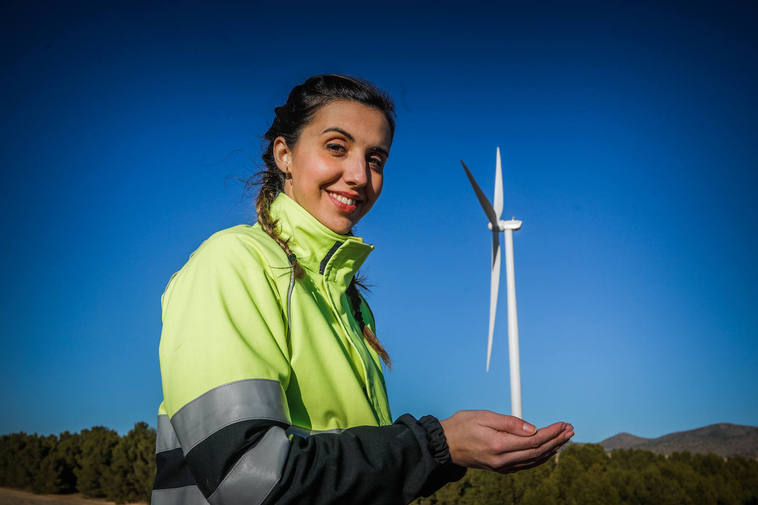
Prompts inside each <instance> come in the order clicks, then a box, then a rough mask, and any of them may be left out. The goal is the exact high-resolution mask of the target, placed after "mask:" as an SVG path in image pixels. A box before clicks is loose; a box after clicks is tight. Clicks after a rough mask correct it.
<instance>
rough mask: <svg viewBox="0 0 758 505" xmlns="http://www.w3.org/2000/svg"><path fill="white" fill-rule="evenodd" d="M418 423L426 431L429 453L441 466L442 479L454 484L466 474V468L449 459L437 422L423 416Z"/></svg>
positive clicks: (448, 451) (445, 441) (434, 418)
mask: <svg viewBox="0 0 758 505" xmlns="http://www.w3.org/2000/svg"><path fill="white" fill-rule="evenodd" d="M418 422H419V424H420V425H421V426H422V427H423V428H424V430H425V431H426V438H427V441H428V442H429V446H428V447H429V453H430V454H431V456H432V458H433V459H434V460H435V461H436V462H437V463H439V464H440V465H441V466H442V468H441V474H442V478H443V479H444V480H445V481H447V482H454V481H457V480H459V479H460V478H461V477H463V476H464V475H465V474H466V468H465V467H462V466H460V465H456V464H455V463H453V461H452V459H451V458H450V447H449V446H448V445H447V439H446V438H445V431H444V430H443V429H442V424H440V422H439V420H438V419H437V418H436V417H434V416H424V417H422V418H421V419H419V421H418Z"/></svg>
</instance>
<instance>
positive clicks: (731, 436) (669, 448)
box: [600, 423, 758, 459]
mask: <svg viewBox="0 0 758 505" xmlns="http://www.w3.org/2000/svg"><path fill="white" fill-rule="evenodd" d="M600 445H602V446H603V447H604V448H605V450H606V451H610V450H613V449H643V450H647V451H653V452H657V453H660V454H671V453H672V452H677V451H689V452H700V453H706V452H712V453H714V454H718V455H720V456H745V457H748V458H756V459H758V427H756V426H742V425H739V424H729V423H719V424H711V425H710V426H704V427H702V428H697V429H694V430H688V431H679V432H676V433H669V434H668V435H663V436H662V437H658V438H642V437H637V436H635V435H632V434H629V433H619V434H618V435H614V436H612V437H610V438H606V439H605V440H603V441H602V442H600Z"/></svg>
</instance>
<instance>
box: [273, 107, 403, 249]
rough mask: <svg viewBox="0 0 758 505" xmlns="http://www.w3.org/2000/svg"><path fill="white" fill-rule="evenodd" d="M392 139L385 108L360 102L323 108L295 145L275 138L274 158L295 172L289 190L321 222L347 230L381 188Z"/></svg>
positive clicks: (287, 183)
mask: <svg viewBox="0 0 758 505" xmlns="http://www.w3.org/2000/svg"><path fill="white" fill-rule="evenodd" d="M391 144H392V133H391V131H390V126H389V123H388V122H387V118H386V117H385V116H384V113H383V112H382V111H380V110H379V109H376V108H374V107H369V106H367V105H363V104H362V103H359V102H353V101H347V100H337V101H334V102H331V103H329V104H327V105H324V106H323V107H321V108H320V109H319V110H318V111H317V112H316V114H315V115H314V116H313V119H312V120H311V122H310V123H308V124H307V125H306V126H305V128H303V130H302V132H301V134H300V137H299V139H298V141H297V143H296V144H295V146H294V147H292V146H288V145H287V143H286V141H285V140H284V138H283V137H278V138H277V139H276V140H275V141H274V159H275V160H276V164H277V166H278V167H279V169H280V170H282V171H283V172H285V173H287V172H289V173H290V174H291V176H292V177H291V178H289V179H285V183H284V192H285V193H286V194H287V196H289V197H290V198H292V199H293V200H295V201H296V202H297V203H299V204H300V205H301V206H302V207H303V208H305V209H306V210H307V211H308V212H310V213H311V215H313V216H314V217H315V218H316V219H318V220H319V221H320V222H321V223H323V224H324V225H326V226H327V227H329V228H330V229H331V230H333V231H335V232H337V233H339V234H342V235H344V234H347V233H348V232H349V231H350V230H351V229H352V227H353V226H354V225H355V224H356V223H357V222H358V221H360V219H361V218H362V217H363V216H365V215H366V213H368V211H369V210H370V209H371V207H372V206H373V205H374V202H376V200H377V198H379V194H380V193H381V192H382V172H383V170H384V164H385V162H386V161H387V156H388V155H389V151H390V146H391Z"/></svg>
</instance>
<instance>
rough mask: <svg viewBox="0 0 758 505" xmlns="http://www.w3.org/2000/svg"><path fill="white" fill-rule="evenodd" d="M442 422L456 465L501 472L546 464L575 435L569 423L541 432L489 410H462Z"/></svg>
mask: <svg viewBox="0 0 758 505" xmlns="http://www.w3.org/2000/svg"><path fill="white" fill-rule="evenodd" d="M440 423H441V424H442V429H443V430H444V431H445V438H446V439H447V445H448V447H449V448H450V457H451V458H452V460H453V463H456V464H458V465H460V466H465V467H471V468H485V469H487V470H493V471H495V472H500V473H510V472H515V471H518V470H524V469H526V468H532V467H534V466H537V465H539V464H541V463H544V462H545V461H547V460H548V459H550V458H551V457H552V456H553V455H554V454H555V453H556V452H557V451H558V449H559V448H560V447H561V446H562V445H563V444H565V443H566V442H568V440H569V439H570V438H571V437H573V436H574V427H573V426H571V425H570V424H568V423H555V424H551V425H550V426H548V427H546V428H541V429H539V430H538V429H536V428H535V427H534V426H532V425H531V424H529V423H526V422H524V421H523V420H522V419H519V418H518V417H513V416H506V415H502V414H497V413H495V412H490V411H488V410H461V411H459V412H456V413H455V414H453V415H452V416H451V417H448V418H447V419H444V420H442V421H440Z"/></svg>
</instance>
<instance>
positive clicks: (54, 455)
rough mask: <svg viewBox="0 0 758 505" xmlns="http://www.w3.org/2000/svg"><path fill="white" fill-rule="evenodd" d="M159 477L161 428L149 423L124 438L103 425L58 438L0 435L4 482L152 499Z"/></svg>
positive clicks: (118, 497) (31, 487)
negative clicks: (157, 443)
mask: <svg viewBox="0 0 758 505" xmlns="http://www.w3.org/2000/svg"><path fill="white" fill-rule="evenodd" d="M154 479H155V430H154V429H153V428H151V427H149V426H148V425H147V423H144V422H139V423H136V424H135V425H134V428H133V429H132V430H131V431H129V433H127V434H126V435H124V436H123V437H120V436H119V435H118V433H116V432H115V431H113V430H111V429H108V428H105V427H103V426H94V427H93V428H91V429H85V430H82V431H81V433H74V434H71V433H69V432H68V431H64V432H63V433H61V434H60V435H58V436H56V435H48V436H41V435H37V434H36V433H35V434H33V435H28V434H26V433H23V432H22V433H12V434H10V435H2V436H0V486H4V487H14V488H18V489H26V490H29V491H33V492H35V493H53V494H64V493H75V492H79V493H82V494H83V495H84V496H88V497H92V498H107V499H109V500H112V501H115V502H116V503H125V502H128V501H129V502H131V501H147V502H149V501H150V490H151V489H152V487H153V480H154Z"/></svg>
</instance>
